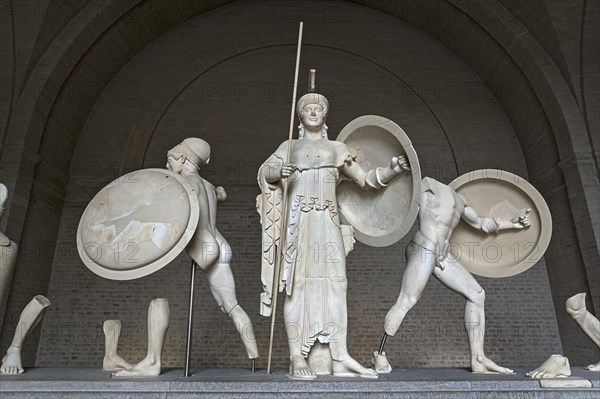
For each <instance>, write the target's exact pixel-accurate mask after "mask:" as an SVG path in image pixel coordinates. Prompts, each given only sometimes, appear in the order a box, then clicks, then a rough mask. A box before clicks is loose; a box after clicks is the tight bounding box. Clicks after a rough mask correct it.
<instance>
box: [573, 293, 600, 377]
mask: <svg viewBox="0 0 600 399" xmlns="http://www.w3.org/2000/svg"><path fill="white" fill-rule="evenodd" d="M565 305H566V308H567V313H569V315H570V316H571V317H572V318H573V320H575V321H576V322H577V324H579V327H581V329H582V330H583V332H584V333H586V335H587V336H588V337H590V339H591V340H592V341H594V343H595V344H596V345H598V346H600V321H599V320H598V319H597V318H596V317H594V315H593V314H591V313H590V312H588V310H587V309H586V307H585V293H580V294H576V295H573V296H572V297H571V298H569V299H567V302H566V304H565ZM586 369H588V370H591V371H600V362H598V363H596V364H590V365H589V366H587V367H586Z"/></svg>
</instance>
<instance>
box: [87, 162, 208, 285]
mask: <svg viewBox="0 0 600 399" xmlns="http://www.w3.org/2000/svg"><path fill="white" fill-rule="evenodd" d="M199 214H200V212H199V208H198V197H197V194H196V192H195V191H194V189H193V187H192V185H191V184H190V183H189V182H188V181H187V180H185V178H183V177H182V176H180V175H178V174H176V173H173V172H171V171H169V170H166V169H142V170H138V171H135V172H131V173H128V174H126V175H125V176H122V177H120V178H118V179H117V180H115V181H113V182H112V183H110V184H109V185H107V186H106V187H104V188H103V189H102V190H100V192H99V193H98V194H96V196H95V197H94V198H93V199H92V201H91V202H90V203H89V204H88V206H87V208H86V209H85V211H84V213H83V215H82V216H81V220H80V221H79V228H78V229H77V250H78V251H79V256H80V257H81V259H82V260H83V263H84V264H85V265H86V266H87V267H88V268H89V269H90V270H91V271H92V272H94V273H96V274H97V275H99V276H101V277H104V278H107V279H111V280H133V279H136V278H140V277H144V276H147V275H149V274H151V273H154V272H156V271H158V270H160V269H161V268H163V267H164V266H166V265H167V264H169V262H171V261H172V260H173V259H175V257H177V255H179V254H180V253H181V252H182V251H183V250H184V248H185V247H186V245H187V244H188V243H189V242H190V240H191V238H192V236H193V235H194V232H195V230H196V227H197V225H198V218H199Z"/></svg>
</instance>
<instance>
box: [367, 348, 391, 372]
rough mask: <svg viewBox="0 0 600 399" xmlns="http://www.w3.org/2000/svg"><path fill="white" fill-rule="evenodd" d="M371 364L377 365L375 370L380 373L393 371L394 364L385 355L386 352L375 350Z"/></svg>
mask: <svg viewBox="0 0 600 399" xmlns="http://www.w3.org/2000/svg"><path fill="white" fill-rule="evenodd" d="M371 364H372V365H373V367H375V371H377V373H378V374H389V373H391V372H392V366H391V365H390V362H389V361H388V359H387V357H386V356H385V352H383V353H379V352H373V357H372V358H371Z"/></svg>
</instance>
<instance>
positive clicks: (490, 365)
mask: <svg viewBox="0 0 600 399" xmlns="http://www.w3.org/2000/svg"><path fill="white" fill-rule="evenodd" d="M471 371H472V372H473V373H499V374H513V373H514V371H512V370H511V369H509V368H506V367H502V366H498V365H497V364H496V363H494V362H492V361H491V360H490V359H488V358H487V357H485V356H477V357H472V358H471Z"/></svg>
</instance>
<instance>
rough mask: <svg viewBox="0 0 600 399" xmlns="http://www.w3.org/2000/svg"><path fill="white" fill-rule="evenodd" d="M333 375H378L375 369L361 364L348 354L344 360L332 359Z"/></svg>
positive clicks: (374, 376) (363, 376)
mask: <svg viewBox="0 0 600 399" xmlns="http://www.w3.org/2000/svg"><path fill="white" fill-rule="evenodd" d="M333 375H335V376H336V377H361V378H377V377H378V375H377V371H375V370H373V369H368V368H366V367H363V366H361V365H360V363H358V362H357V361H356V360H354V359H352V358H351V357H349V356H348V357H347V358H346V359H344V360H335V359H334V360H333Z"/></svg>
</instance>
